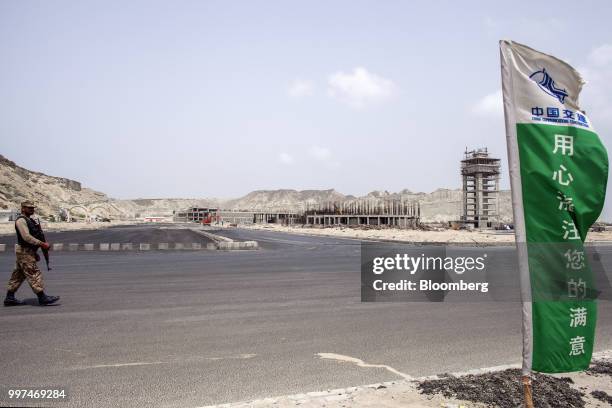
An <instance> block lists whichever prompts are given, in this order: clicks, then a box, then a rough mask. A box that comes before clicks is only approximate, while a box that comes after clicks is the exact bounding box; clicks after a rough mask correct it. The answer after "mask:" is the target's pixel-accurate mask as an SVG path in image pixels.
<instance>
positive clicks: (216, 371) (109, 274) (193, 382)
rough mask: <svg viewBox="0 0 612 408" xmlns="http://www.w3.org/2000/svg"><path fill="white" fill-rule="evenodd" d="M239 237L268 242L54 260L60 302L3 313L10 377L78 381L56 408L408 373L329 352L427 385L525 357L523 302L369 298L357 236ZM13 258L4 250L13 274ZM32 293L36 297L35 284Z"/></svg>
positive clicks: (74, 235)
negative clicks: (426, 379) (364, 293)
mask: <svg viewBox="0 0 612 408" xmlns="http://www.w3.org/2000/svg"><path fill="white" fill-rule="evenodd" d="M149 232H150V233H151V234H159V232H155V231H149ZM123 233H125V231H122V230H114V229H111V230H105V232H104V234H107V235H105V236H104V239H105V240H107V241H108V242H113V240H116V242H121V241H120V240H119V239H120V236H118V235H121V234H123ZM139 233H141V234H145V235H146V234H147V231H146V230H143V231H140V232H139ZM64 234H65V235H64V237H67V239H69V240H71V241H73V242H86V239H83V238H87V237H86V236H84V235H83V234H88V233H87V232H70V233H64ZM225 234H226V235H228V236H231V237H233V238H240V239H256V240H257V241H259V242H260V245H261V247H262V249H261V250H259V251H248V252H246V251H245V252H243V251H233V252H221V251H199V252H175V251H170V252H150V253H137V252H128V253H87V252H74V253H56V254H54V255H55V258H54V265H55V269H54V270H53V271H51V272H49V273H48V274H47V284H48V292H49V293H51V294H59V295H61V296H62V304H61V305H60V306H56V307H47V308H41V307H35V306H23V307H19V308H2V309H0V310H1V312H0V325H1V326H0V327H1V328H2V329H1V330H0V359H1V361H2V370H0V384H2V385H5V386H15V387H24V386H29V387H49V386H64V387H67V388H68V391H69V394H70V400H69V402H67V403H64V404H60V405H57V404H55V405H53V406H71V407H72V406H74V407H98V406H102V407H115V406H127V407H132V406H133V407H151V406H155V407H179V406H181V407H196V406H202V405H207V404H212V403H221V402H230V401H238V400H245V399H252V398H259V397H265V396H274V395H283V394H293V393H299V392H307V391H314V390H320V389H327V388H339V387H346V386H351V385H359V384H369V383H374V382H380V381H389V380H393V379H398V378H399V377H398V376H396V375H394V374H392V373H390V372H389V371H386V370H384V369H373V368H359V367H357V366H355V365H352V364H350V363H339V362H336V361H333V360H321V359H319V358H318V357H317V355H316V354H317V353H322V352H325V353H337V354H341V355H346V356H351V357H356V358H359V359H362V360H364V361H366V362H368V363H374V364H386V365H389V366H391V367H393V368H395V369H396V370H399V371H400V372H403V373H406V374H410V375H413V376H418V375H427V374H435V373H441V372H446V371H460V370H466V369H470V368H478V367H484V366H493V365H499V364H507V363H514V362H517V361H518V359H519V356H520V339H521V336H520V311H519V306H518V304H516V303H504V304H502V303H478V304H459V303H454V304H449V303H446V304H432V303H401V304H397V303H396V304H388V303H387V304H380V303H377V304H372V303H367V304H365V303H361V302H360V299H359V285H360V272H359V263H360V258H359V252H360V247H359V243H358V242H357V241H351V240H341V239H333V238H323V237H305V236H298V235H289V234H280V233H272V232H258V231H244V230H236V231H228V232H226V233H225ZM144 238H146V236H145V237H143V236H139V237H138V239H144ZM189 239H191V238H189ZM497 250H500V251H509V249H508V248H498V249H497ZM606 251H607V252H606V254H607V255H606V256H609V257H610V258H611V259H612V248H608V249H606ZM13 262H14V257H13V255H10V254H4V255H0V270H1V271H2V277H3V278H2V279H3V280H6V279H8V274H9V272H10V269H11V266H12V264H13ZM18 295H20V296H21V297H22V298H23V297H25V298H28V299H29V302H31V303H32V304H34V303H35V302H34V299H33V296H32V294H31V291H30V289H29V288H28V287H27V286H24V287H22V289H20V291H19V292H18ZM599 318H600V321H599V326H598V327H599V328H598V341H597V349H598V350H602V349H611V348H612V304H611V303H610V302H602V303H601V306H600V317H599ZM0 401H2V399H0ZM5 403H6V402H5Z"/></svg>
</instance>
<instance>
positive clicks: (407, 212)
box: [305, 199, 421, 228]
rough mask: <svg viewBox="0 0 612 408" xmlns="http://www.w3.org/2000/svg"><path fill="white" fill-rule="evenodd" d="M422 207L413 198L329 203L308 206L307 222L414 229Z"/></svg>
mask: <svg viewBox="0 0 612 408" xmlns="http://www.w3.org/2000/svg"><path fill="white" fill-rule="evenodd" d="M420 215H421V208H420V205H419V203H418V202H416V201H405V200H401V199H385V200H381V201H371V200H367V199H366V200H354V201H346V202H339V203H328V204H325V205H318V206H316V208H309V209H308V210H307V211H306V214H305V218H306V219H305V221H306V224H309V225H319V226H343V225H345V226H386V227H396V228H416V227H417V226H418V225H419V218H420Z"/></svg>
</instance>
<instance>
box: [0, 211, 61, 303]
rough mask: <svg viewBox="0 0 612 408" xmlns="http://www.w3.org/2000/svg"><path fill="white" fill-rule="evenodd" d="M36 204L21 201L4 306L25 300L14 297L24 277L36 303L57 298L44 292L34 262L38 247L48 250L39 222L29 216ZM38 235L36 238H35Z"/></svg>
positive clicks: (52, 300) (51, 301)
mask: <svg viewBox="0 0 612 408" xmlns="http://www.w3.org/2000/svg"><path fill="white" fill-rule="evenodd" d="M35 208H36V206H35V205H34V204H32V203H31V202H30V201H25V202H23V203H21V215H20V216H19V217H17V220H16V221H15V232H16V233H17V245H16V246H15V254H16V255H17V261H16V263H15V270H13V274H12V275H11V279H10V280H9V282H8V285H7V289H8V291H7V292H6V298H5V299H4V306H19V305H23V304H25V302H23V301H21V300H18V299H16V298H15V292H16V291H17V289H19V286H21V284H22V283H23V281H24V280H25V279H27V280H28V283H29V284H30V287H31V288H32V290H33V291H34V293H36V296H38V304H40V305H41V306H45V305H50V304H52V303H55V302H57V301H58V300H59V296H48V295H46V294H45V292H44V287H43V277H42V272H41V271H40V269H38V265H37V264H36V262H38V261H40V256H39V255H38V248H43V249H46V250H48V249H49V244H48V243H47V242H45V241H43V240H41V239H40V238H42V237H43V234H42V229H41V227H40V224H38V223H37V222H36V221H34V220H33V219H32V218H30V217H31V216H32V215H33V214H34V209H35ZM37 237H38V238H37Z"/></svg>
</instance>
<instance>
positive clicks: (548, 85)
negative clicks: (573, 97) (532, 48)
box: [529, 68, 568, 103]
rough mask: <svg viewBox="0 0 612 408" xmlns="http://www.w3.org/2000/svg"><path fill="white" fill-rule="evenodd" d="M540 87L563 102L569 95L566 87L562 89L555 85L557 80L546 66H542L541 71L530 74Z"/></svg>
mask: <svg viewBox="0 0 612 408" xmlns="http://www.w3.org/2000/svg"><path fill="white" fill-rule="evenodd" d="M529 78H531V79H532V80H533V81H534V82H535V83H536V84H538V86H539V87H540V89H542V90H543V91H544V92H546V93H547V94H549V95H550V96H554V97H555V98H557V99H558V100H559V102H561V103H565V97H566V96H567V95H568V93H567V91H566V90H565V89H560V88H557V87H556V86H555V81H554V80H553V79H552V77H551V76H550V75H548V72H546V69H545V68H542V70H541V71H536V72H534V73H533V74H531V75H529Z"/></svg>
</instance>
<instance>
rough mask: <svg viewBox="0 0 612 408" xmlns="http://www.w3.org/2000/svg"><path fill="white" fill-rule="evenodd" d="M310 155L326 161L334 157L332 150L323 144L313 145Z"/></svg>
mask: <svg viewBox="0 0 612 408" xmlns="http://www.w3.org/2000/svg"><path fill="white" fill-rule="evenodd" d="M310 155H311V156H312V157H314V158H315V159H317V160H320V161H326V160H329V159H331V157H332V153H331V150H329V149H328V148H326V147H321V146H312V147H311V148H310Z"/></svg>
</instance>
